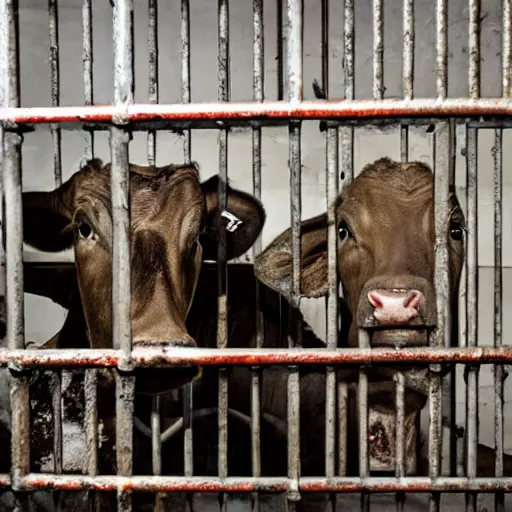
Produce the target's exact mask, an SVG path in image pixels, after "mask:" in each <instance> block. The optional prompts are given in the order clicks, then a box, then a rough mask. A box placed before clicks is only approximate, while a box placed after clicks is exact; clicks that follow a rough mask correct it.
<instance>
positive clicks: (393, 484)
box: [0, 473, 512, 493]
mask: <svg viewBox="0 0 512 512" xmlns="http://www.w3.org/2000/svg"><path fill="white" fill-rule="evenodd" d="M20 483H21V487H22V488H23V489H24V490H37V489H51V490H66V491H83V490H87V489H89V490H95V491H104V492H108V491H117V490H119V489H131V490H132V491H135V492H158V491H160V492H241V493H243V492H256V491H260V492H286V491H288V490H289V488H290V485H291V484H292V483H293V480H291V479H289V478H286V477H267V478H251V477H247V478H238V477H228V478H222V479H221V478H215V477H210V478H201V477H176V476H132V477H122V476H115V475H112V476H110V475H109V476H97V477H91V476H85V475H53V474H35V473H30V474H28V475H27V476H24V477H22V478H21V480H20ZM9 485H10V478H9V475H6V474H3V475H0V487H8V486H9ZM299 489H300V491H301V492H339V493H354V492H381V493H392V492H404V491H407V492H416V493H426V492H433V491H436V492H462V491H478V492H485V493H491V492H496V491H502V492H506V493H510V492H512V478H475V479H472V480H471V479H469V478H450V477H440V478H436V479H434V480H431V479H430V478H427V477H408V478H392V477H383V478H377V477H374V478H371V477H370V478H357V477H353V478H350V477H349V478H347V477H332V478H325V477H305V478H299Z"/></svg>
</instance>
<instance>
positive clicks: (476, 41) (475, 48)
mask: <svg viewBox="0 0 512 512" xmlns="http://www.w3.org/2000/svg"><path fill="white" fill-rule="evenodd" d="M469 97H470V98H472V99H475V98H479V97H480V0H469Z"/></svg>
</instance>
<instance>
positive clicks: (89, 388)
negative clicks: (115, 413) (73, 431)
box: [84, 368, 99, 511]
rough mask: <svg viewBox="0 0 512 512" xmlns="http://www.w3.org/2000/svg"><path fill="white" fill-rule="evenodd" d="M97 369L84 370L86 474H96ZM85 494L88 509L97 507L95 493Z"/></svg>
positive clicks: (92, 509) (96, 508)
mask: <svg viewBox="0 0 512 512" xmlns="http://www.w3.org/2000/svg"><path fill="white" fill-rule="evenodd" d="M97 385H98V370H97V369H96V368H91V369H87V370H85V382H84V398H85V415H84V429H85V443H86V446H87V457H86V461H85V467H84V473H85V474H87V475H88V476H96V475H97V474H98V401H97V398H98V394H97ZM88 494H89V495H88V496H87V498H88V501H89V503H90V507H89V510H91V511H96V510H98V509H99V507H98V503H97V495H96V493H94V492H92V491H89V493H88Z"/></svg>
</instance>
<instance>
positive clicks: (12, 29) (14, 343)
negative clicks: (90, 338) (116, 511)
mask: <svg viewBox="0 0 512 512" xmlns="http://www.w3.org/2000/svg"><path fill="white" fill-rule="evenodd" d="M18 26H19V24H18V4H17V2H16V1H15V0H10V1H5V2H1V4H0V70H1V76H0V80H1V82H0V86H1V102H0V104H1V106H2V107H6V106H10V107H18V106H19V55H18ZM2 142H3V147H2V182H3V194H4V198H3V199H4V201H5V206H4V213H5V219H4V221H5V244H6V246H5V247H6V249H7V247H8V248H9V250H6V251H5V260H6V275H5V283H6V286H5V288H6V296H5V299H6V324H7V343H8V349H9V350H15V349H23V348H24V347H25V322H24V303H23V211H22V202H21V191H22V188H21V144H22V137H21V135H20V134H18V133H16V132H14V131H8V130H6V129H5V127H4V131H3V141H2ZM13 369H16V368H13ZM12 375H13V377H14V379H13V382H12V384H11V390H10V393H11V395H10V399H11V475H12V482H11V484H12V489H13V491H14V492H15V511H16V512H21V511H22V510H25V508H26V503H25V499H24V496H22V495H20V494H18V491H20V490H21V486H20V481H21V479H22V478H23V477H24V475H26V474H27V473H28V472H29V471H30V451H29V450H30V439H29V433H30V420H29V418H30V416H29V387H28V376H27V375H26V374H24V373H20V372H17V371H13V372H12Z"/></svg>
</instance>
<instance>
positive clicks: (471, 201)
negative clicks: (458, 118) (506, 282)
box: [466, 128, 479, 511]
mask: <svg viewBox="0 0 512 512" xmlns="http://www.w3.org/2000/svg"><path fill="white" fill-rule="evenodd" d="M466 144H467V210H468V212H467V230H468V235H467V273H466V280H467V284H466V288H467V295H466V311H467V320H466V321H467V346H468V347H476V346H477V344H478V274H479V272H478V132H477V130H476V129H475V128H469V129H468V130H467V143H466ZM477 372H478V368H477V367H476V366H471V367H468V369H467V395H466V442H467V447H466V453H467V466H466V470H467V475H468V477H475V476H476V469H477V441H478V373H477ZM476 500H477V497H476V495H473V496H467V502H466V505H467V509H468V510H473V511H475V510H476Z"/></svg>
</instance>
